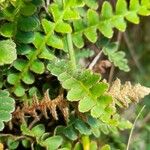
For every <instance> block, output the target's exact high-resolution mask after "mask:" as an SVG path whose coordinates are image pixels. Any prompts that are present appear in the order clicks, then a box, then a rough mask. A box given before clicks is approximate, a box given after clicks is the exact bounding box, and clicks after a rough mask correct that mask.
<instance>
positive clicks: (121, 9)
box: [73, 0, 150, 48]
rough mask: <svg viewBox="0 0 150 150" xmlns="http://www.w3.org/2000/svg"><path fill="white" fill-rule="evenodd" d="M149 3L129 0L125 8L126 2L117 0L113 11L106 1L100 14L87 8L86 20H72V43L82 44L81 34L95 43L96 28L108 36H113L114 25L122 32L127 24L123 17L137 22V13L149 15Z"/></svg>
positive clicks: (80, 46) (147, 1) (144, 0)
mask: <svg viewBox="0 0 150 150" xmlns="http://www.w3.org/2000/svg"><path fill="white" fill-rule="evenodd" d="M149 5H150V2H149V0H142V1H141V3H139V1H138V0H131V1H130V4H129V9H127V2H126V1H125V0H118V1H117V3H116V9H115V12H114V13H113V11H112V6H111V4H110V3H109V2H106V1H105V2H104V3H103V5H102V10H101V13H100V15H99V14H98V13H97V12H96V11H95V10H93V9H89V10H88V11H87V15H86V20H87V21H84V20H82V19H79V20H77V21H75V22H73V24H74V30H75V32H74V33H73V41H74V44H75V45H76V46H77V47H78V48H82V47H83V46H84V40H83V37H82V36H83V34H84V35H85V36H86V38H87V39H88V40H89V41H90V42H92V43H95V42H96V41H97V38H98V36H97V29H98V30H99V31H100V32H101V33H102V34H103V35H104V36H105V37H108V38H111V37H112V36H113V28H114V27H115V28H117V29H118V30H120V31H122V32H124V31H125V29H126V26H127V25H126V21H125V19H127V20H128V21H130V22H132V23H135V24H138V23H139V17H138V15H142V16H148V15H150V10H149ZM85 22H87V24H86V23H85Z"/></svg>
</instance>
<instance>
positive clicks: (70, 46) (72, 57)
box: [67, 33, 77, 70]
mask: <svg viewBox="0 0 150 150" xmlns="http://www.w3.org/2000/svg"><path fill="white" fill-rule="evenodd" d="M67 42H68V52H69V57H70V61H71V65H72V70H74V69H76V68H77V67H76V59H75V53H74V48H73V43H72V36H71V33H68V34H67Z"/></svg>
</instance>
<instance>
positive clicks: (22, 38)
mask: <svg viewBox="0 0 150 150" xmlns="http://www.w3.org/2000/svg"><path fill="white" fill-rule="evenodd" d="M15 38H16V40H17V41H18V42H20V43H24V44H28V43H32V42H33V41H34V32H21V31H18V32H17V34H16V37H15Z"/></svg>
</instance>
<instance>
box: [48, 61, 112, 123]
mask: <svg viewBox="0 0 150 150" xmlns="http://www.w3.org/2000/svg"><path fill="white" fill-rule="evenodd" d="M66 63H67V62H65V61H58V62H56V64H55V63H51V64H49V65H48V70H50V71H51V73H52V74H53V75H55V76H57V77H58V80H59V81H60V82H61V84H62V86H63V87H64V88H65V89H67V90H68V94H67V99H68V100H69V101H79V111H80V112H88V111H91V115H92V116H93V117H96V118H99V117H100V118H101V115H102V114H103V115H102V116H107V117H106V118H105V117H102V118H101V119H102V120H103V121H106V122H107V121H108V122H109V119H110V116H111V115H112V114H113V113H114V108H113V107H111V106H110V104H111V103H112V98H111V97H110V96H109V95H107V94H106V91H107V90H108V85H107V84H106V83H103V82H99V80H100V76H99V75H97V74H93V73H92V72H90V71H89V70H84V71H83V72H82V73H79V72H77V71H74V72H70V70H68V68H67V67H68V66H67V65H66Z"/></svg>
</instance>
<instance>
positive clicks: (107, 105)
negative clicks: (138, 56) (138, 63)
mask: <svg viewBox="0 0 150 150" xmlns="http://www.w3.org/2000/svg"><path fill="white" fill-rule="evenodd" d="M139 15H140V16H148V15H150V1H149V0H141V1H139V0H130V2H129V3H128V2H127V1H126V0H117V2H116V4H115V5H114V4H112V3H110V2H108V1H104V2H102V3H101V2H98V1H96V0H53V1H49V0H45V1H44V0H16V1H14V0H1V1H0V131H1V133H0V147H6V148H9V149H17V148H18V149H19V148H20V149H23V148H24V149H27V148H31V149H43V148H45V149H47V150H57V149H59V150H70V149H74V150H80V149H81V150H82V149H83V150H97V149H99V148H100V149H101V150H109V149H110V146H109V145H108V144H109V143H108V144H107V143H99V142H97V139H100V137H101V135H103V134H105V135H107V134H108V133H116V134H117V133H118V132H119V130H124V129H129V128H131V127H132V124H131V123H130V122H129V121H128V120H125V119H124V118H123V117H122V116H121V115H120V114H119V111H118V110H119V109H120V108H127V107H128V105H129V103H131V102H139V100H140V99H142V98H144V97H145V96H146V95H148V94H149V93H150V88H147V87H144V86H141V85H140V84H136V85H131V82H129V81H128V82H126V83H125V84H123V85H122V84H121V81H120V80H119V79H116V80H115V81H114V82H113V83H112V84H111V82H109V81H107V80H106V79H105V76H104V75H103V74H102V73H95V71H94V69H93V67H94V66H95V64H96V63H97V62H98V59H99V58H98V56H99V57H100V55H101V54H103V55H104V57H105V60H102V61H101V62H100V63H101V65H102V66H101V69H102V70H103V72H105V71H106V70H108V68H109V67H117V68H118V69H120V70H122V71H125V72H128V71H129V70H130V67H129V65H128V61H127V59H126V57H125V52H123V51H121V50H119V45H120V43H119V41H115V42H114V39H113V37H115V36H114V35H115V34H116V33H117V32H119V33H120V32H124V31H125V30H126V27H127V21H128V22H131V23H134V24H139V22H140V18H139ZM116 29H117V30H116ZM89 45H92V46H93V47H94V48H93V49H92V48H91V47H90V46H89ZM95 48H96V50H98V55H97V56H96V57H95V58H94V60H93V61H92V63H91V64H89V67H88V66H85V64H84V63H85V62H86V60H88V59H87V58H89V57H92V56H94V55H95V54H94V53H93V51H94V52H96V50H95ZM100 49H101V50H100ZM81 60H82V61H84V62H83V64H82V65H81V62H80V61H81ZM93 63H95V64H94V65H93ZM83 66H84V67H83ZM4 124H5V125H4ZM14 133H15V134H14ZM1 149H3V148H1Z"/></svg>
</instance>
